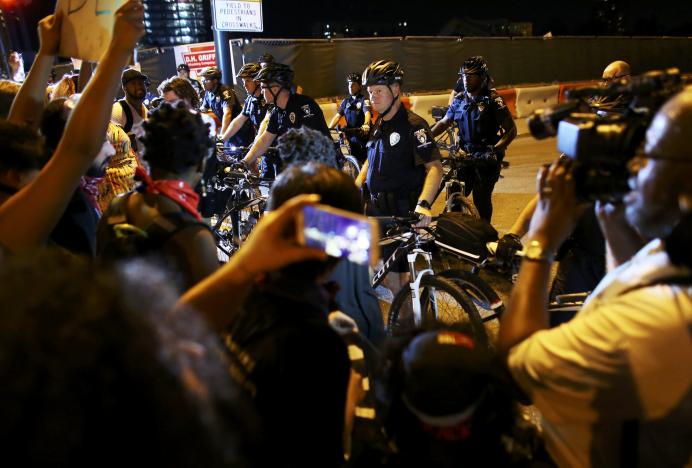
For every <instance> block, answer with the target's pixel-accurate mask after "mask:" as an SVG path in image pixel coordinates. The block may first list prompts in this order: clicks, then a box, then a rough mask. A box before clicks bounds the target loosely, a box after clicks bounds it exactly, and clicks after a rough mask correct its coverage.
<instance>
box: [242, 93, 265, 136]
mask: <svg viewBox="0 0 692 468" xmlns="http://www.w3.org/2000/svg"><path fill="white" fill-rule="evenodd" d="M241 113H242V114H243V115H244V116H245V117H247V118H248V119H250V122H252V125H254V126H255V128H259V126H260V123H262V120H264V115H265V114H266V113H267V104H266V103H265V102H264V99H263V98H262V96H259V97H256V96H253V95H252V94H248V95H247V97H246V98H245V102H244V103H243V110H242V111H241Z"/></svg>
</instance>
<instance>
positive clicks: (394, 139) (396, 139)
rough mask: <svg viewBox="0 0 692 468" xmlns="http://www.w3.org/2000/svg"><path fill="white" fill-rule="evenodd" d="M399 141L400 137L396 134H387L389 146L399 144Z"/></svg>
mask: <svg viewBox="0 0 692 468" xmlns="http://www.w3.org/2000/svg"><path fill="white" fill-rule="evenodd" d="M399 140H401V135H399V134H398V133H397V132H392V133H390V134H389V146H394V145H396V144H397V143H399Z"/></svg>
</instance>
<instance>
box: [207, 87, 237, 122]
mask: <svg viewBox="0 0 692 468" xmlns="http://www.w3.org/2000/svg"><path fill="white" fill-rule="evenodd" d="M226 107H230V108H231V115H232V116H233V117H235V116H236V115H238V112H240V104H239V103H238V97H237V96H236V95H235V91H233V90H232V89H231V88H229V87H228V86H224V85H219V86H218V87H217V88H216V91H205V92H204V97H203V98H202V108H203V109H211V111H212V112H213V113H214V114H215V115H216V117H218V118H219V120H221V121H223V110H224V109H225V108H226Z"/></svg>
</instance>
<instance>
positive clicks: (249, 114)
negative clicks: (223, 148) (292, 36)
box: [221, 62, 267, 141]
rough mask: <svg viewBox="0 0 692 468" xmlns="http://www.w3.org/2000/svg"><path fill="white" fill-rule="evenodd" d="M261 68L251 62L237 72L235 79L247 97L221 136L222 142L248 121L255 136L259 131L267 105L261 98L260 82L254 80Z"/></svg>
mask: <svg viewBox="0 0 692 468" xmlns="http://www.w3.org/2000/svg"><path fill="white" fill-rule="evenodd" d="M261 68H262V67H260V64H259V63H254V62H251V63H246V64H245V65H243V66H242V67H241V68H240V71H238V74H237V75H236V77H237V78H240V79H241V80H243V87H244V88H245V92H247V97H246V98H245V102H244V103H243V109H242V110H241V111H240V113H239V114H238V115H237V116H236V117H235V118H234V119H233V120H232V121H231V124H230V125H229V126H228V129H226V132H225V133H223V134H222V135H221V139H222V140H223V141H226V140H228V139H229V138H231V137H233V135H235V134H236V133H237V132H238V130H240V129H241V128H242V127H243V125H245V124H246V123H247V122H248V121H249V122H250V124H252V127H253V129H254V133H255V134H256V133H257V131H258V130H259V128H260V124H261V123H262V120H264V117H265V115H266V113H267V103H266V102H265V100H264V97H263V96H262V89H261V88H260V82H259V81H257V79H256V76H257V73H259V71H260V69H261Z"/></svg>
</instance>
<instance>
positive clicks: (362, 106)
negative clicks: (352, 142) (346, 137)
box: [338, 93, 370, 128]
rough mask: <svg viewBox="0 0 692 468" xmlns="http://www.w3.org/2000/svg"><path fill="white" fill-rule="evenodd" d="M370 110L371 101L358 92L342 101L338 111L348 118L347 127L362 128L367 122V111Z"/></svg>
mask: <svg viewBox="0 0 692 468" xmlns="http://www.w3.org/2000/svg"><path fill="white" fill-rule="evenodd" d="M369 110H370V101H368V100H367V99H366V98H365V96H363V95H362V94H360V93H358V94H356V95H355V96H349V97H347V98H346V99H344V100H343V101H341V105H340V106H339V110H338V113H339V115H343V116H344V117H345V118H346V128H360V127H362V126H363V124H364V123H365V113H366V112H367V111H369Z"/></svg>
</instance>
